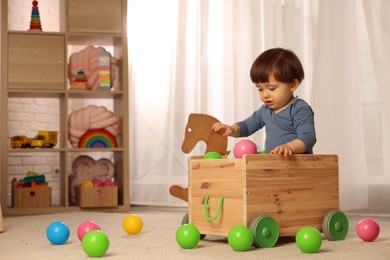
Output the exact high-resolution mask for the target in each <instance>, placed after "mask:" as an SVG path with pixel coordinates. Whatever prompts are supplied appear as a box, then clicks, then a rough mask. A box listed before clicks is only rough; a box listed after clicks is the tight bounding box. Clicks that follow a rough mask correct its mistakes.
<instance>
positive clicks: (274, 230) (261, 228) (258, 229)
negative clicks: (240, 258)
mask: <svg viewBox="0 0 390 260" xmlns="http://www.w3.org/2000/svg"><path fill="white" fill-rule="evenodd" d="M249 229H250V230H251V231H252V234H253V241H254V244H255V246H256V247H263V248H269V247H273V246H274V245H275V244H276V242H277V241H278V238H279V228H278V224H277V223H276V221H275V219H273V218H272V217H270V216H261V217H257V218H255V219H253V220H252V221H251V224H250V226H249Z"/></svg>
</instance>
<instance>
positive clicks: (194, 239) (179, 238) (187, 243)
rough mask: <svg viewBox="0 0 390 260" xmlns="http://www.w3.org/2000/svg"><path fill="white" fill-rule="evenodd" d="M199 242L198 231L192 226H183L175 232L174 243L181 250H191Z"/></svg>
mask: <svg viewBox="0 0 390 260" xmlns="http://www.w3.org/2000/svg"><path fill="white" fill-rule="evenodd" d="M199 241H200V232H199V229H198V228H197V227H196V226H194V225H192V224H184V225H182V226H180V227H179V228H178V229H177V231H176V242H177V244H178V245H179V246H180V247H181V248H183V249H193V248H195V247H196V246H197V245H198V243H199Z"/></svg>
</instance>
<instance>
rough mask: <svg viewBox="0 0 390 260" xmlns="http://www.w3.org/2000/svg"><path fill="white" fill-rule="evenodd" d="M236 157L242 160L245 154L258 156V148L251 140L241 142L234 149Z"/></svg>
mask: <svg viewBox="0 0 390 260" xmlns="http://www.w3.org/2000/svg"><path fill="white" fill-rule="evenodd" d="M233 153H234V157H236V158H242V156H244V154H256V153H257V147H256V144H255V143H254V142H252V141H251V140H241V141H239V142H238V143H236V145H235V146H234V148H233Z"/></svg>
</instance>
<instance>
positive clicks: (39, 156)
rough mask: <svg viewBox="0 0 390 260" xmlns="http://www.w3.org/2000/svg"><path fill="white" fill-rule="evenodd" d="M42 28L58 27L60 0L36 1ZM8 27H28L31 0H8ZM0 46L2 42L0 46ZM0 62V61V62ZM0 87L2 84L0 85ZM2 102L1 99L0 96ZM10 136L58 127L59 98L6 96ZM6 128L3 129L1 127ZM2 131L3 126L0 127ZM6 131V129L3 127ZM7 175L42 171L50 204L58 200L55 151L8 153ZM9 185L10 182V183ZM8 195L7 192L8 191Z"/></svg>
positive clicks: (17, 175)
mask: <svg viewBox="0 0 390 260" xmlns="http://www.w3.org/2000/svg"><path fill="white" fill-rule="evenodd" d="M38 3H39V4H38V8H39V14H40V18H41V23H42V29H43V31H46V32H51V31H53V32H58V31H60V29H59V28H60V19H59V13H60V0H50V1H39V0H38ZM8 5H9V7H8V8H9V19H8V29H9V30H20V31H25V30H28V29H29V25H30V19H31V10H32V0H8ZM0 47H1V46H0ZM1 65H2V64H0V66H1ZM0 87H1V86H0ZM1 102H4V100H3V99H1ZM8 109H9V114H8V116H9V130H8V134H9V136H13V135H20V134H23V135H27V136H31V137H33V136H34V135H36V134H37V131H38V130H56V131H58V130H59V116H58V115H59V101H58V99H53V98H9V100H8ZM4 130H5V129H4ZM0 131H1V133H4V131H3V129H0ZM5 131H7V130H5ZM10 155H11V156H10V157H9V159H8V163H9V168H8V170H9V179H8V182H9V183H11V180H12V179H13V178H17V179H20V178H23V177H24V176H25V174H26V173H27V171H34V172H38V173H40V174H45V175H46V179H47V180H48V182H49V184H50V186H51V187H52V189H53V198H52V199H53V204H58V203H59V199H58V198H59V197H58V195H59V179H60V176H59V172H60V171H59V161H60V160H59V156H58V154H57V153H50V152H48V153H10ZM9 187H10V186H9ZM9 198H10V195H9Z"/></svg>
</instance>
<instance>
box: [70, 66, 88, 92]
mask: <svg viewBox="0 0 390 260" xmlns="http://www.w3.org/2000/svg"><path fill="white" fill-rule="evenodd" d="M70 85H71V88H72V89H82V90H84V89H88V87H89V85H88V80H87V76H86V75H85V73H84V71H82V70H80V71H78V72H77V75H76V77H75V79H74V81H73V82H72V83H71V84H70Z"/></svg>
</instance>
